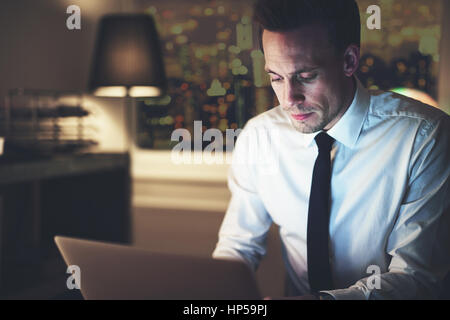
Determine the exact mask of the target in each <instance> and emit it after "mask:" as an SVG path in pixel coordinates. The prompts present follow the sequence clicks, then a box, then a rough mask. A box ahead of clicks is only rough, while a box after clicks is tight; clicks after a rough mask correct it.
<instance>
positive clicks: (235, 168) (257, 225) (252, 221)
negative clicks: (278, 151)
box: [212, 122, 272, 270]
mask: <svg viewBox="0 0 450 320" xmlns="http://www.w3.org/2000/svg"><path fill="white" fill-rule="evenodd" d="M249 123H250V122H249ZM253 134H254V130H252V129H250V128H249V124H247V126H246V127H245V128H244V129H243V130H242V132H241V133H240V135H239V137H238V139H237V142H236V147H235V149H234V150H233V155H232V163H231V166H230V169H229V172H228V188H229V189H230V191H231V200H230V203H229V205H228V209H227V211H226V213H225V217H224V219H223V221H222V225H221V227H220V230H219V241H218V243H217V245H216V248H215V250H214V252H213V254H212V256H213V258H231V259H238V260H243V261H244V262H246V263H247V264H249V265H250V266H251V267H252V268H253V270H256V268H257V267H258V265H259V262H260V260H261V258H262V257H263V256H264V255H265V254H266V238H267V233H268V230H269V228H270V225H271V224H272V219H271V218H270V216H269V214H268V213H267V211H266V209H265V207H264V204H263V202H262V201H261V199H260V197H259V195H258V192H257V188H256V186H257V181H256V173H255V171H256V168H257V167H258V156H257V144H258V143H257V141H256V139H255V137H254V136H253ZM255 143H256V144H255Z"/></svg>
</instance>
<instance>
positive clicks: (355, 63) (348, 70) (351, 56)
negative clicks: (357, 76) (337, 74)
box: [344, 44, 360, 77]
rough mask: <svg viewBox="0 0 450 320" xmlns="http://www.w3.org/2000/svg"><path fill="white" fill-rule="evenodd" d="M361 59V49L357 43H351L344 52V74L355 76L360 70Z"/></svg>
mask: <svg viewBox="0 0 450 320" xmlns="http://www.w3.org/2000/svg"><path fill="white" fill-rule="evenodd" d="M359 59H360V49H359V47H358V46H357V45H355V44H351V45H349V46H348V47H347V49H345V52H344V74H345V75H346V76H347V77H351V76H353V74H354V73H355V72H356V70H358V67H359Z"/></svg>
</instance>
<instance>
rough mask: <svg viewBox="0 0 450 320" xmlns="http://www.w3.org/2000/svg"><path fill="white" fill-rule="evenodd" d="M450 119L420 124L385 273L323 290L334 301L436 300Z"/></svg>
mask: <svg viewBox="0 0 450 320" xmlns="http://www.w3.org/2000/svg"><path fill="white" fill-rule="evenodd" d="M449 119H450V117H448V116H446V115H445V116H443V117H442V118H441V120H440V121H439V122H437V124H435V125H431V124H430V123H428V122H425V123H423V125H422V127H421V129H420V131H419V132H418V137H417V139H416V143H415V146H414V150H413V152H412V157H411V161H410V170H409V171H410V172H409V180H408V181H409V182H408V186H407V190H406V194H405V197H404V201H403V203H402V205H401V207H400V210H399V213H398V217H397V221H396V223H395V225H394V227H393V230H392V231H391V233H390V236H389V238H388V241H387V247H386V251H387V253H388V254H389V255H391V256H392V260H391V263H390V265H389V270H388V272H386V273H383V274H381V275H380V278H379V280H380V282H379V284H380V286H379V288H376V287H374V284H375V283H376V282H374V281H372V280H373V276H372V277H368V278H364V279H361V280H360V281H358V282H357V283H355V284H354V285H353V286H351V287H349V288H346V289H340V290H330V291H325V292H326V293H329V294H330V295H332V296H333V297H334V298H336V299H427V298H436V297H437V295H438V294H439V291H440V289H441V288H440V285H441V282H442V280H443V278H444V277H445V275H446V274H447V273H448V272H449V269H450V212H449V209H450V197H449V194H450V187H449V176H450V150H449V145H450V138H449V128H450V125H449Z"/></svg>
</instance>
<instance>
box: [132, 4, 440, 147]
mask: <svg viewBox="0 0 450 320" xmlns="http://www.w3.org/2000/svg"><path fill="white" fill-rule="evenodd" d="M252 2H253V1H214V0H213V1H205V2H204V4H192V3H189V2H188V1H186V2H185V3H182V4H180V3H177V4H174V3H172V4H171V3H170V2H167V4H160V3H159V4H158V6H157V7H156V6H150V7H149V6H145V5H143V6H142V8H140V9H141V10H142V11H144V12H146V13H148V14H151V15H152V16H153V17H154V18H155V20H156V23H157V27H158V32H159V34H160V37H161V40H162V42H163V54H164V59H165V64H166V72H167V77H168V79H169V89H168V92H167V95H166V96H165V97H163V98H159V99H143V100H138V101H137V106H138V134H137V143H138V145H139V147H141V148H151V149H170V148H172V147H173V146H174V145H175V144H177V143H178V142H177V141H171V140H170V138H171V134H172V132H173V131H174V130H175V129H178V128H186V129H188V130H189V131H190V132H191V136H192V137H193V132H194V131H193V127H194V121H196V120H201V121H202V126H203V127H202V129H203V131H204V130H207V129H209V128H218V129H219V130H221V131H222V132H223V133H225V130H226V129H236V128H242V127H243V126H244V125H245V123H246V121H247V120H248V119H250V118H251V117H253V116H255V115H257V114H259V113H262V112H264V111H266V110H268V109H270V108H272V107H274V106H277V105H278V102H277V99H276V97H275V95H274V93H273V91H272V89H271V87H270V82H269V77H268V76H267V75H266V73H265V71H264V56H263V54H262V52H261V51H260V50H259V49H258V41H257V38H256V29H255V28H254V26H253V24H252ZM357 2H358V4H359V6H360V12H361V24H362V60H361V64H360V69H359V71H358V77H359V79H360V80H361V81H362V83H363V84H364V85H365V86H366V87H367V88H369V89H374V90H377V89H382V90H390V89H393V88H399V87H406V88H415V89H418V90H421V91H423V92H425V93H427V94H429V95H430V96H431V97H433V98H435V99H436V95H437V92H436V88H437V84H436V79H437V76H438V70H439V41H440V23H441V16H440V12H441V11H440V1H438V0H379V1H376V0H359V1H357ZM373 4H376V5H379V6H380V8H381V17H382V20H381V30H368V28H367V27H366V20H367V18H368V17H369V14H367V13H366V9H367V8H368V7H369V6H370V5H373ZM206 144H209V142H206ZM203 147H204V146H203Z"/></svg>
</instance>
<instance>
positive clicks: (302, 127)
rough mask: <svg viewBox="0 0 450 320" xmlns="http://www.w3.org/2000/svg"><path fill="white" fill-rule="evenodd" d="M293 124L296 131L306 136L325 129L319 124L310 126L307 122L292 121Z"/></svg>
mask: <svg viewBox="0 0 450 320" xmlns="http://www.w3.org/2000/svg"><path fill="white" fill-rule="evenodd" d="M292 124H293V126H294V128H295V130H297V131H299V132H301V133H304V134H309V133H314V132H318V131H320V130H322V129H323V128H324V126H322V125H321V124H317V123H311V124H310V123H307V122H300V121H292Z"/></svg>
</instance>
